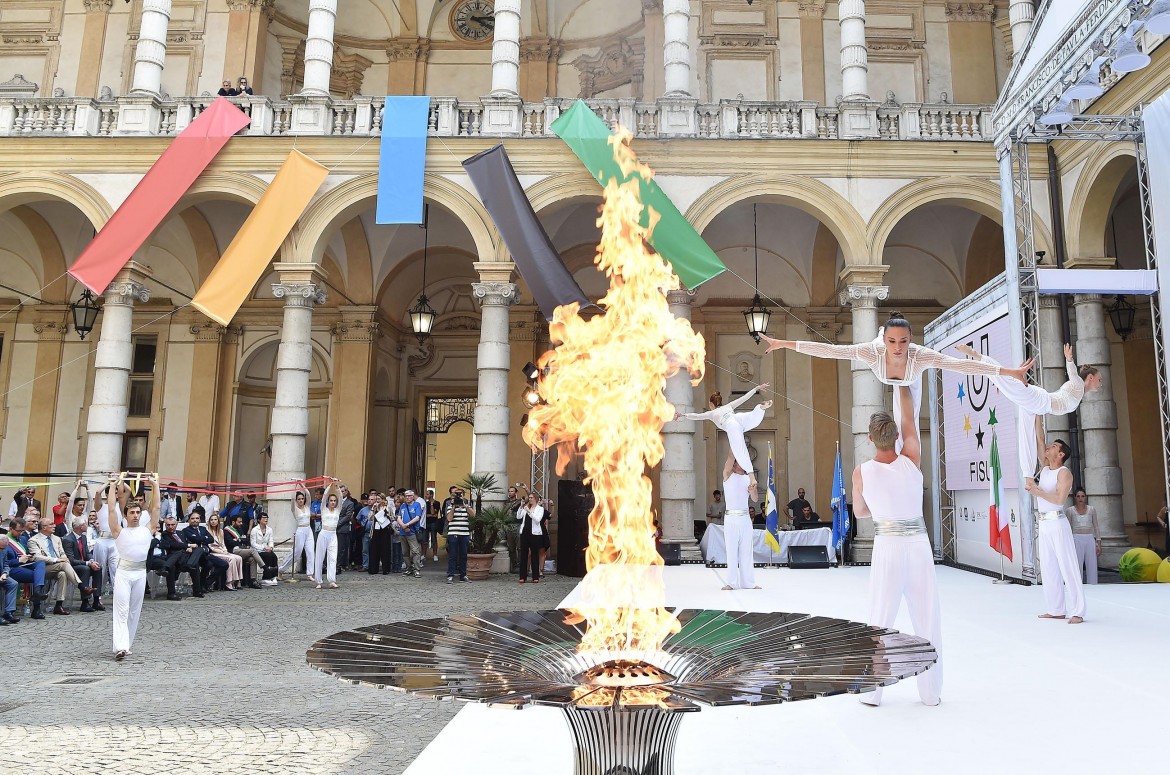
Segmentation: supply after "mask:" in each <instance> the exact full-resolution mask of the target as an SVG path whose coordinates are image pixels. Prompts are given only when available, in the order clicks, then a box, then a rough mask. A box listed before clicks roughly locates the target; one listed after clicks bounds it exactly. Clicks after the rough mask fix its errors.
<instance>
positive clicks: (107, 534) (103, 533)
mask: <svg viewBox="0 0 1170 775" xmlns="http://www.w3.org/2000/svg"><path fill="white" fill-rule="evenodd" d="M113 537H114V534H113V533H111V532H110V531H109V530H103V531H101V532H100V533H98V538H109V539H113Z"/></svg>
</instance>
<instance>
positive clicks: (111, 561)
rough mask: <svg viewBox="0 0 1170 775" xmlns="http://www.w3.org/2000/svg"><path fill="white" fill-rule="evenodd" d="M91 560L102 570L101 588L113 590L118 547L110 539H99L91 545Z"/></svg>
mask: <svg viewBox="0 0 1170 775" xmlns="http://www.w3.org/2000/svg"><path fill="white" fill-rule="evenodd" d="M93 559H94V562H96V563H97V564H98V565H100V566H101V570H102V586H104V587H105V588H106V589H113V588H114V581H115V579H116V578H117V574H116V573H115V571H117V570H118V545H117V544H116V543H114V539H112V538H99V539H98V540H96V541H94V544H93Z"/></svg>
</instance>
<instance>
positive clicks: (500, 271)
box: [471, 261, 516, 283]
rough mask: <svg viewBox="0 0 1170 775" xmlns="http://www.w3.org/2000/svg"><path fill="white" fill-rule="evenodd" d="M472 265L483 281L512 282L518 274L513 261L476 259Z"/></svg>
mask: <svg viewBox="0 0 1170 775" xmlns="http://www.w3.org/2000/svg"><path fill="white" fill-rule="evenodd" d="M471 266H472V268H473V269H475V271H476V273H477V274H478V275H479V281H480V282H481V283H510V282H512V277H513V276H514V275H515V274H516V265H515V264H513V263H512V262H511V261H476V262H475V263H474V264H472V265H471Z"/></svg>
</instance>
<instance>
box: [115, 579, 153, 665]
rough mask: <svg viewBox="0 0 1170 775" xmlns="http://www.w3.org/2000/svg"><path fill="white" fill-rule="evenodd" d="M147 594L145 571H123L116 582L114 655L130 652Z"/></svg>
mask: <svg viewBox="0 0 1170 775" xmlns="http://www.w3.org/2000/svg"><path fill="white" fill-rule="evenodd" d="M144 592H146V571H145V570H122V571H120V572H119V573H118V577H117V578H116V579H115V580H114V653H115V654H116V653H118V652H119V651H129V650H130V647H131V646H132V645H134V633H135V632H137V631H138V617H139V616H140V615H141V614H142V596H143V593H144Z"/></svg>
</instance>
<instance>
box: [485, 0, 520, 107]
mask: <svg viewBox="0 0 1170 775" xmlns="http://www.w3.org/2000/svg"><path fill="white" fill-rule="evenodd" d="M495 19H496V27H495V31H494V33H493V36H492V93H491V96H493V97H516V96H518V95H519V94H520V0H496V5H495Z"/></svg>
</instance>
